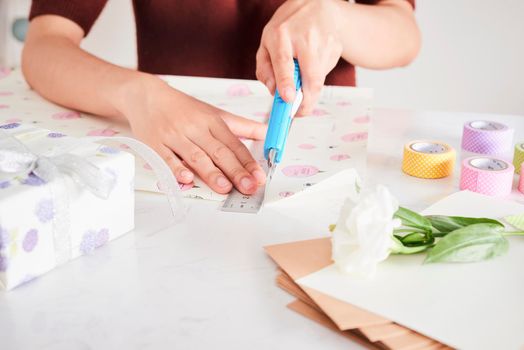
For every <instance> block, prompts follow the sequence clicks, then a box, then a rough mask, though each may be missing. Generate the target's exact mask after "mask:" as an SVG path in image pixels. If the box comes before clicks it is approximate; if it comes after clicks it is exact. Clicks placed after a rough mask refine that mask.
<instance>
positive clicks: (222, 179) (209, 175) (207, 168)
mask: <svg viewBox="0 0 524 350" xmlns="http://www.w3.org/2000/svg"><path fill="white" fill-rule="evenodd" d="M167 146H169V147H170V148H171V149H172V150H173V151H175V152H176V153H177V154H178V155H180V156H181V157H182V159H183V160H184V161H185V162H186V163H187V164H188V165H189V166H190V167H191V169H193V170H194V171H196V173H197V174H198V175H199V176H200V177H201V178H202V180H204V182H205V183H206V184H207V185H208V186H209V187H211V189H212V190H213V191H215V192H218V193H223V194H225V193H228V192H229V191H231V188H232V187H233V186H232V184H231V182H230V181H229V180H228V179H227V177H226V176H224V174H223V173H222V172H221V171H220V170H219V169H218V168H217V167H216V166H215V164H214V163H213V161H212V160H211V159H210V157H209V156H208V154H207V153H206V152H205V151H204V150H202V149H201V148H200V147H198V146H197V145H195V144H194V143H193V142H191V141H190V140H189V139H187V138H185V137H177V138H173V140H172V141H171V143H169V144H168V145H167Z"/></svg>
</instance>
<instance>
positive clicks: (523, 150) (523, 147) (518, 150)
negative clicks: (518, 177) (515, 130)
mask: <svg viewBox="0 0 524 350" xmlns="http://www.w3.org/2000/svg"><path fill="white" fill-rule="evenodd" d="M522 163H524V141H523V142H520V143H517V144H516V145H515V155H514V156H513V165H515V172H516V173H517V174H520V167H521V165H522Z"/></svg>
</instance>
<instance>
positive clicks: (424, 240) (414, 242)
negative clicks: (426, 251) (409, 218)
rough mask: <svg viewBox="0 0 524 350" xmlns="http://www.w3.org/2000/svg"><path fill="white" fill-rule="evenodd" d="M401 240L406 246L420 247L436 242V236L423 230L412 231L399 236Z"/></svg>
mask: <svg viewBox="0 0 524 350" xmlns="http://www.w3.org/2000/svg"><path fill="white" fill-rule="evenodd" d="M399 240H400V242H402V245H404V246H405V247H419V246H422V245H430V244H433V243H435V238H434V237H433V236H432V235H428V234H427V233H423V232H412V233H410V234H407V235H405V236H403V237H401V238H399Z"/></svg>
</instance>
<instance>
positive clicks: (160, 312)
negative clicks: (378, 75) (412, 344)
mask: <svg viewBox="0 0 524 350" xmlns="http://www.w3.org/2000/svg"><path fill="white" fill-rule="evenodd" d="M472 119H489V120H495V121H499V122H503V123H506V124H509V125H512V126H513V127H514V128H515V129H516V137H517V139H518V140H524V117H522V116H499V115H478V114H467V113H451V112H412V111H402V110H388V109H378V110H376V111H375V113H374V116H373V121H372V126H371V133H370V140H369V155H368V169H367V174H365V175H364V176H363V177H364V178H365V179H366V183H367V185H372V184H376V183H382V184H385V185H387V186H389V187H390V189H391V190H392V192H393V193H394V194H395V195H396V196H397V197H398V198H399V200H400V202H401V203H402V204H403V205H404V206H407V207H411V208H413V209H416V210H420V209H423V208H424V207H426V206H428V205H430V204H431V203H433V202H435V201H437V200H439V199H441V198H443V197H444V196H446V195H448V194H451V193H453V192H455V191H457V190H458V176H459V171H458V167H457V168H456V171H455V174H454V176H453V177H449V178H446V179H441V180H422V179H415V178H412V177H409V176H407V175H405V174H403V173H402V172H401V171H400V164H401V156H402V147H403V144H404V143H406V142H408V141H410V140H413V139H433V140H435V139H437V140H442V141H446V142H448V143H450V144H451V145H453V146H455V147H456V148H457V149H459V144H460V137H461V133H462V124H463V123H464V122H465V121H467V120H472ZM511 199H513V200H517V201H520V202H523V203H524V196H523V195H521V194H518V193H514V194H513V195H512V197H511ZM189 204H190V210H189V212H188V214H187V217H186V219H185V221H183V222H181V223H178V224H170V223H169V219H168V217H169V216H168V207H167V204H166V202H165V198H164V197H163V196H161V195H155V194H146V193H137V209H136V221H137V222H136V225H137V229H136V230H134V231H133V232H131V233H129V234H127V235H125V236H123V237H122V238H120V239H117V240H115V241H113V242H111V243H110V244H108V245H107V246H105V247H103V248H101V249H99V250H97V251H95V252H94V253H93V254H91V255H88V256H84V257H81V258H79V259H76V260H74V261H71V262H70V263H68V264H65V265H63V266H61V267H59V268H57V269H56V270H54V271H52V272H50V273H48V274H47V275H45V276H44V277H42V278H39V279H36V280H34V281H32V282H30V283H28V284H26V285H24V286H21V287H20V288H17V289H15V290H14V291H12V292H8V293H5V292H1V293H0V344H1V346H0V347H1V348H2V349H34V348H38V349H102V348H103V349H106V348H114V349H159V348H169V349H203V348H214V347H216V346H217V345H218V346H219V347H220V348H229V349H245V348H250V349H267V348H279V349H280V348H301V349H318V348H322V349H341V348H345V349H361V348H362V347H361V346H359V345H358V344H356V343H352V342H351V341H350V340H348V339H346V338H344V337H341V336H339V335H337V334H336V333H334V332H332V331H330V330H327V329H325V328H323V327H322V326H320V325H317V324H316V323H314V322H312V321H310V320H308V319H306V318H304V317H302V316H300V315H298V314H296V313H294V312H292V311H290V310H289V309H287V308H286V307H285V306H286V304H287V303H289V302H290V301H291V300H292V297H291V296H289V295H288V294H286V293H285V292H283V291H281V290H280V289H279V288H278V287H277V286H276V285H275V282H274V279H275V276H276V271H275V265H274V263H273V262H272V261H271V260H270V259H269V258H268V257H267V256H266V255H265V253H264V250H263V247H264V246H265V245H269V244H275V243H281V242H286V241H294V240H303V239H309V238H318V237H322V236H326V235H327V234H328V233H327V229H326V228H327V226H328V224H330V222H326V220H325V219H323V216H322V215H319V216H318V217H312V216H309V217H304V218H303V219H300V220H299V219H297V218H296V216H295V217H291V216H287V215H286V213H282V212H275V211H271V210H263V211H262V212H261V213H259V214H258V215H250V214H236V213H224V212H221V211H218V210H217V208H218V206H219V203H217V202H209V201H198V200H191V201H189Z"/></svg>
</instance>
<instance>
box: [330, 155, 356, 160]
mask: <svg viewBox="0 0 524 350" xmlns="http://www.w3.org/2000/svg"><path fill="white" fill-rule="evenodd" d="M350 158H351V157H350V156H349V155H347V154H334V155H332V156H331V157H329V159H331V160H332V161H335V162H340V161H343V160H346V159H350Z"/></svg>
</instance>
